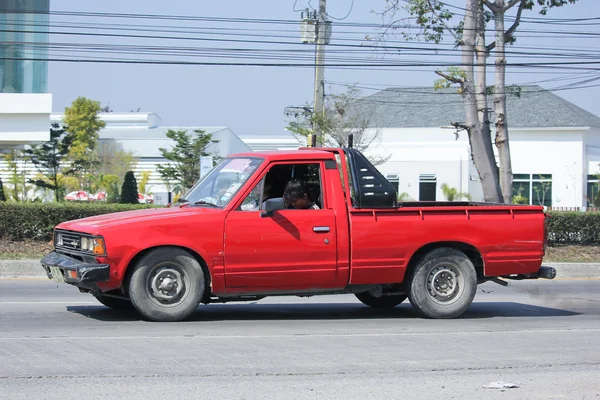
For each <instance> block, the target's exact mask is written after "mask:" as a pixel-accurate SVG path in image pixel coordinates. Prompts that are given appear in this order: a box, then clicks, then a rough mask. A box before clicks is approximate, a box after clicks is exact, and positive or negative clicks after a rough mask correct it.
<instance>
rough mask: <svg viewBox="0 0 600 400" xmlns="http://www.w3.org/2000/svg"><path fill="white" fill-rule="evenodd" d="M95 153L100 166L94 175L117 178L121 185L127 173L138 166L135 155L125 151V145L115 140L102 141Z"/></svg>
mask: <svg viewBox="0 0 600 400" xmlns="http://www.w3.org/2000/svg"><path fill="white" fill-rule="evenodd" d="M94 153H95V159H96V160H97V161H98V165H97V168H95V169H94V171H93V174H94V175H96V176H99V175H114V176H117V177H118V182H119V184H121V183H122V182H123V178H124V177H125V173H126V172H127V171H131V170H132V169H133V168H134V167H135V165H136V164H137V159H136V158H135V157H134V155H133V153H132V152H130V151H126V150H124V149H123V145H121V144H120V143H119V142H117V141H116V140H114V139H108V140H107V139H101V140H100V141H99V143H98V145H97V146H96V148H95V150H94Z"/></svg>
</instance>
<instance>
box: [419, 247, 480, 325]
mask: <svg viewBox="0 0 600 400" xmlns="http://www.w3.org/2000/svg"><path fill="white" fill-rule="evenodd" d="M408 284H409V285H408V298H409V300H410V302H411V304H412V305H413V307H415V308H416V309H417V310H418V311H419V312H420V313H421V314H423V315H424V316H427V317H430V318H455V317H458V316H460V315H461V314H463V313H464V312H465V311H466V310H467V308H469V306H470V305H471V303H472V302H473V299H474V298H475V292H476V290H477V273H476V271H475V267H474V266H473V263H472V262H471V260H470V259H469V257H467V256H466V255H465V254H464V253H463V252H462V251H459V250H456V249H453V248H447V247H445V248H439V249H435V250H432V251H431V252H430V253H428V254H427V255H426V256H425V257H424V258H423V259H422V260H421V261H419V263H418V264H417V265H416V266H415V269H414V270H413V271H412V273H411V274H410V276H409V280H408Z"/></svg>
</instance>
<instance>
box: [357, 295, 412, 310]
mask: <svg viewBox="0 0 600 400" xmlns="http://www.w3.org/2000/svg"><path fill="white" fill-rule="evenodd" d="M355 296H356V298H357V299H358V300H360V302H361V303H363V304H366V305H367V306H369V307H373V308H394V307H396V306H397V305H398V304H400V303H402V302H403V301H404V300H406V297H407V296H406V295H404V294H396V295H392V296H380V297H375V296H373V295H372V294H371V293H370V292H362V293H356V294H355Z"/></svg>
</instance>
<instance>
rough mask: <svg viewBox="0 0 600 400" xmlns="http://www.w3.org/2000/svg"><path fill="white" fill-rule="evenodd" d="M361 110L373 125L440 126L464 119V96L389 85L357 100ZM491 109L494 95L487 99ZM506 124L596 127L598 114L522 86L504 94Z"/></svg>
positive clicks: (539, 89) (599, 125)
mask: <svg viewBox="0 0 600 400" xmlns="http://www.w3.org/2000/svg"><path fill="white" fill-rule="evenodd" d="M355 104H356V106H358V107H360V112H362V113H364V115H368V116H369V117H370V120H371V122H370V127H373V128H409V127H423V128H424V127H441V126H449V125H450V123H451V122H464V121H465V117H464V115H465V113H464V99H463V97H462V96H461V95H460V94H458V92H457V90H456V88H448V89H442V90H438V91H436V90H435V89H434V88H433V87H405V88H388V89H385V90H382V91H380V92H377V93H375V94H373V95H370V96H367V97H365V98H363V99H361V100H358V101H357V102H356V103H355ZM488 107H489V108H490V109H491V110H492V115H491V116H490V120H491V121H493V118H494V113H493V108H494V104H493V98H488ZM506 107H507V116H508V124H509V127H519V128H548V127H597V128H600V117H598V116H596V115H594V114H592V113H590V112H588V111H585V110H584V109H582V108H580V107H578V106H576V105H575V104H573V103H571V102H569V101H567V100H565V99H563V98H561V97H559V96H557V95H556V94H554V93H552V92H549V91H547V90H545V89H543V88H542V87H540V86H537V85H535V86H521V94H520V96H516V95H514V94H509V95H507V101H506Z"/></svg>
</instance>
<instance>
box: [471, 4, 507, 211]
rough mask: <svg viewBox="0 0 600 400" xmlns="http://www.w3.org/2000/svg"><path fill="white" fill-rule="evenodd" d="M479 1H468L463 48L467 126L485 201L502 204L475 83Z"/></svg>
mask: <svg viewBox="0 0 600 400" xmlns="http://www.w3.org/2000/svg"><path fill="white" fill-rule="evenodd" d="M479 2H480V1H479V0H467V4H466V12H465V20H464V21H465V22H464V35H463V43H462V45H461V47H462V56H461V62H462V65H463V68H464V71H465V79H464V82H463V83H462V90H463V95H464V98H465V117H466V123H465V125H466V129H467V132H468V134H469V142H470V144H471V156H472V158H473V162H474V163H475V167H476V168H477V171H478V172H479V177H480V179H481V186H482V188H483V196H484V199H485V201H486V202H501V198H502V195H501V192H500V186H499V185H498V179H497V174H496V175H495V174H494V169H495V168H497V167H496V162H495V160H494V156H493V154H491V157H490V153H489V151H488V148H491V146H489V147H486V140H485V138H484V135H483V132H482V129H481V124H480V123H479V118H478V112H477V99H476V95H475V87H474V84H473V82H474V56H475V39H476V31H477V25H478V23H477V15H478V13H479ZM490 140H491V139H490Z"/></svg>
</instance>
